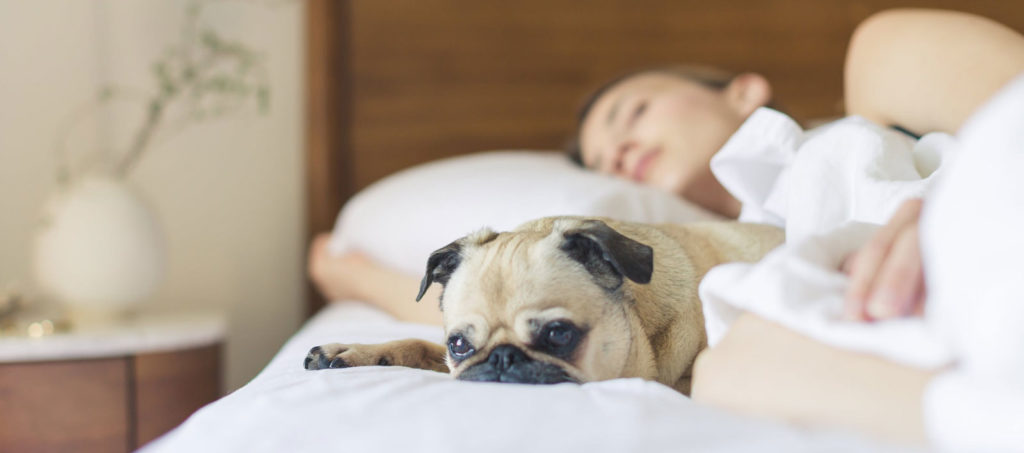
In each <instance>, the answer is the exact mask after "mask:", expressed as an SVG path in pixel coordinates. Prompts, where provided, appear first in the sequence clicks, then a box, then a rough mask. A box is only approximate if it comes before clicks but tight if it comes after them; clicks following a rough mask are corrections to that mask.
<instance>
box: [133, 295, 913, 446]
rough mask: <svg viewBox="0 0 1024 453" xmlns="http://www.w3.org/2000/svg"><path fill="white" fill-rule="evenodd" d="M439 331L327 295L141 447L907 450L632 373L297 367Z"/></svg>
mask: <svg viewBox="0 0 1024 453" xmlns="http://www.w3.org/2000/svg"><path fill="white" fill-rule="evenodd" d="M441 336H442V332H441V329H440V328H436V327H430V326H423V325H416V324H406V323H400V322H397V321H395V320H393V319H392V318H390V317H389V316H388V315H386V314H383V313H381V312H379V311H377V310H375V309H373V308H371V307H369V306H367V305H364V304H361V303H358V302H344V303H338V304H333V305H331V306H328V307H327V308H325V309H324V310H323V311H321V312H320V313H318V314H317V315H316V316H314V317H313V318H312V319H311V320H310V321H309V322H308V323H307V324H306V325H305V326H304V327H303V328H302V329H301V330H300V331H299V332H298V333H296V334H295V335H294V336H293V337H292V338H291V339H290V340H289V341H288V342H287V343H286V344H285V345H284V347H283V348H282V349H281V351H280V352H279V353H278V354H277V355H276V356H275V357H274V359H273V360H272V361H271V362H270V363H269V364H268V365H267V367H266V368H265V369H264V370H263V371H262V372H261V373H260V374H259V375H258V376H257V377H256V378H254V379H253V380H252V381H251V382H249V383H248V384H247V385H245V386H244V387H242V388H240V389H238V390H237V391H235V392H233V393H231V394H230V395H227V396H225V397H224V398H222V399H220V400H218V401H216V402H214V403H211V404H209V405H207V406H206V407H204V408H203V409H201V410H199V411H198V412H196V413H195V414H194V415H193V416H192V417H191V418H189V419H188V420H187V421H186V422H185V423H183V424H182V425H181V426H179V427H178V428H176V429H175V430H173V431H171V432H170V433H168V434H167V435H165V436H163V437H161V438H160V439H157V440H156V441H154V442H153V443H150V444H149V445H147V446H146V447H144V448H143V451H145V452H149V453H153V452H164V451H167V452H189V453H197V452H203V451H213V452H229V451H240V452H286V451H313V450H317V451H345V452H361V451H377V452H412V451H416V452H450V451H485V452H505V451H508V452H537V451H558V452H577V451H578V452H604V451H608V452H627V451H637V452H659V451H701V452H744V451H750V452H769V451H779V452H822V451H829V452H865V451H909V450H910V449H908V448H904V447H898V446H886V445H880V444H877V443H873V442H871V441H868V440H865V439H862V438H858V437H855V436H852V435H848V434H844V433H837V432H827V431H820V430H807V429H800V428H796V427H791V426H784V425H780V424H775V423H770V422H766V421H760V420H753V419H748V418H742V417H737V416H734V415H731V414H726V413H723V412H721V411H717V410H714V409H711V408H707V407H703V406H699V405H697V404H695V403H693V402H691V401H690V400H689V399H687V398H686V397H683V396H682V395H680V394H678V393H676V392H675V391H673V390H671V389H669V388H668V387H666V386H663V385H661V384H658V383H654V382H649V381H643V380H640V379H618V380H612V381H605V382H597V383H588V384H584V385H576V384H559V385H553V386H534V385H515V384H490V383H472V382H461V381H455V380H453V379H451V378H450V377H448V376H447V375H445V374H441V373H435V372H430V371H423V370H414V369H409V368H404V367H361V368H350V369H336V370H320V371H307V370H305V369H303V367H302V361H303V359H304V358H305V355H306V352H307V351H308V350H309V348H310V347H312V346H315V345H319V344H323V343H331V342H342V343H375V342H384V341H390V340H394V339H400V338H413V337H415V338H423V339H426V340H431V341H438V340H440V338H441Z"/></svg>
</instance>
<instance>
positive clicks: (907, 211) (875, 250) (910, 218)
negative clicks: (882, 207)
mask: <svg viewBox="0 0 1024 453" xmlns="http://www.w3.org/2000/svg"><path fill="white" fill-rule="evenodd" d="M920 214H921V200H920V199H912V200H908V201H907V202H904V203H903V205H901V206H900V208H899V209H898V210H897V211H896V214H894V215H893V217H892V219H890V220H889V223H887V224H886V225H885V226H883V227H882V228H881V229H880V230H878V232H877V233H875V235H874V237H872V238H871V240H870V241H868V243H867V244H865V245H864V246H863V247H861V249H860V250H858V251H856V252H855V253H853V254H852V255H851V256H850V257H848V258H847V259H846V261H845V262H844V263H843V270H844V272H847V273H848V274H849V275H850V282H849V287H848V288H847V291H846V299H845V302H844V307H843V311H844V315H845V317H846V318H847V319H850V320H857V321H863V320H867V319H870V318H871V317H872V316H871V315H870V314H869V313H868V311H867V309H868V302H869V300H870V299H872V298H873V296H874V293H876V292H877V291H878V290H879V288H880V286H879V284H878V280H879V276H880V274H881V273H882V272H885V271H884V269H883V265H885V263H886V261H887V260H888V258H889V254H890V251H891V249H892V247H893V244H894V243H895V242H896V240H897V238H898V237H899V236H900V235H901V233H902V232H903V231H904V230H905V229H906V228H908V227H911V228H916V225H917V220H918V218H919V217H920ZM915 246H916V244H915Z"/></svg>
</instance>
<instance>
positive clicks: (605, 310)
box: [417, 218, 653, 384]
mask: <svg viewBox="0 0 1024 453" xmlns="http://www.w3.org/2000/svg"><path fill="white" fill-rule="evenodd" d="M652 272H653V250H652V249H651V248H650V247H648V246H647V245H644V244H641V243H639V242H637V241H635V240H633V239H630V238H628V237H626V236H624V235H622V234H620V233H619V232H617V231H615V230H613V229H612V228H610V227H609V226H608V225H607V224H605V223H603V222H601V221H598V220H584V219H565V218H563V219H556V220H552V221H549V222H542V223H541V225H540V228H533V229H521V230H517V231H513V232H508V233H501V234H498V233H494V232H492V231H490V230H482V231H479V232H477V233H474V234H471V235H469V236H466V237H464V238H462V239H459V240H457V241H455V242H453V243H451V244H449V245H447V246H445V247H444V248H441V249H440V250H437V251H436V252H434V253H433V254H432V255H431V256H430V259H429V260H428V265H427V273H426V275H425V276H424V278H423V282H422V283H421V289H420V295H419V297H417V300H419V298H420V297H422V295H423V293H424V292H425V291H426V288H427V287H428V286H429V285H430V284H431V283H432V282H440V283H442V284H443V285H445V289H444V292H443V295H442V298H441V308H442V311H443V314H444V326H445V333H446V337H447V347H448V357H447V361H448V366H449V369H450V370H451V371H452V374H453V375H454V376H455V377H456V378H458V379H462V380H471V381H492V382H518V383H534V384H554V383H559V382H587V381H595V380H602V379H612V378H615V377H620V376H625V375H630V374H631V373H629V368H631V367H634V366H636V364H635V363H633V361H632V357H635V356H636V349H637V346H636V345H635V344H634V339H635V337H636V335H635V332H634V330H635V329H636V319H635V316H634V314H633V313H632V307H633V305H634V299H633V298H634V292H633V288H634V285H636V284H645V283H647V282H649V281H650V279H651V275H652Z"/></svg>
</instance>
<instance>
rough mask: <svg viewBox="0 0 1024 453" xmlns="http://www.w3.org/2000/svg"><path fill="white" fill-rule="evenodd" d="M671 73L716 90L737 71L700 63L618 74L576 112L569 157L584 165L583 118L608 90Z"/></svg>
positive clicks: (724, 86) (733, 76) (722, 86)
mask: <svg viewBox="0 0 1024 453" xmlns="http://www.w3.org/2000/svg"><path fill="white" fill-rule="evenodd" d="M649 73H650V74H669V75H674V76H678V77H680V78H682V79H686V80H689V81H691V82H696V83H698V84H700V85H702V86H705V87H707V88H710V89H712V90H715V91H721V90H724V89H725V88H726V87H728V86H729V83H730V82H732V79H734V78H735V77H736V75H737V74H736V73H733V72H729V71H725V70H721V69H717V68H712V67H709V66H698V65H671V66H659V67H654V68H648V69H642V70H639V71H633V72H629V73H626V74H623V75H621V76H618V77H616V78H614V79H612V80H610V81H608V82H606V83H605V84H604V85H601V86H600V87H599V88H598V89H596V90H594V92H593V93H590V95H589V96H587V98H586V99H584V101H583V104H582V105H581V106H580V108H579V110H578V111H577V112H576V133H575V134H573V137H572V138H571V139H570V140H569V144H568V145H567V146H566V152H567V153H568V155H569V159H570V160H572V161H573V162H575V163H576V164H577V165H579V166H581V167H582V166H583V151H582V150H581V149H580V128H581V127H582V126H583V120H585V119H586V118H587V115H589V114H590V110H591V109H593V108H594V103H595V102H597V100H598V99H600V98H601V96H603V95H604V94H605V93H607V92H608V90H611V89H612V88H613V87H615V86H616V85H618V84H619V82H622V81H624V80H626V79H628V78H631V77H633V76H636V75H640V74H649Z"/></svg>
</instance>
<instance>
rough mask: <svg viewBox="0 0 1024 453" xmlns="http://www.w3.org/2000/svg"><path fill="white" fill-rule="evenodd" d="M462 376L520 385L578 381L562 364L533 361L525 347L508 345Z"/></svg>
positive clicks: (463, 379) (482, 380) (469, 379)
mask: <svg viewBox="0 0 1024 453" xmlns="http://www.w3.org/2000/svg"><path fill="white" fill-rule="evenodd" d="M458 379H459V380H462V381H478V382H506V383H517V384H559V383H562V382H574V383H575V382H577V380H576V379H573V378H572V376H569V373H566V371H565V370H564V369H562V368H561V367H559V366H557V365H553V364H550V363H545V362H539V361H536V360H533V359H531V358H530V357H528V356H527V355H526V353H524V352H523V351H522V350H521V349H519V348H517V347H515V346H512V345H507V344H506V345H501V346H498V347H496V348H494V350H492V351H491V354H490V355H488V356H487V360H485V361H483V362H480V363H478V364H476V365H473V366H471V367H469V368H467V369H466V371H463V372H462V373H460V374H459V376H458Z"/></svg>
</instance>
